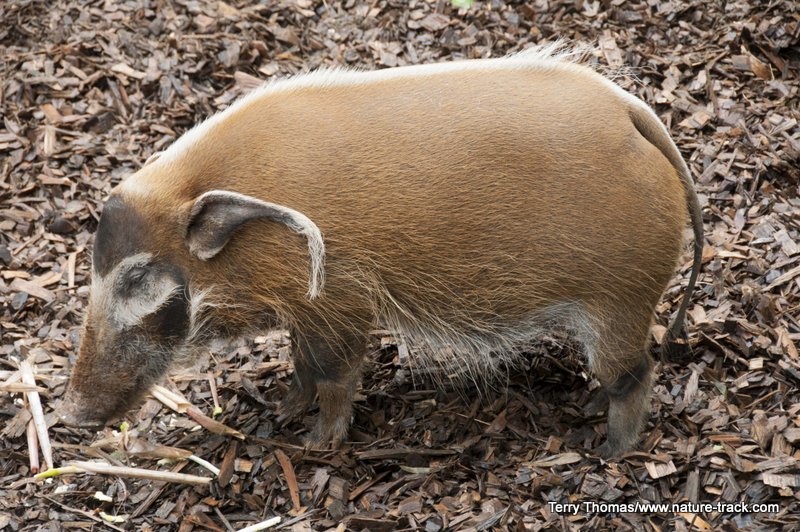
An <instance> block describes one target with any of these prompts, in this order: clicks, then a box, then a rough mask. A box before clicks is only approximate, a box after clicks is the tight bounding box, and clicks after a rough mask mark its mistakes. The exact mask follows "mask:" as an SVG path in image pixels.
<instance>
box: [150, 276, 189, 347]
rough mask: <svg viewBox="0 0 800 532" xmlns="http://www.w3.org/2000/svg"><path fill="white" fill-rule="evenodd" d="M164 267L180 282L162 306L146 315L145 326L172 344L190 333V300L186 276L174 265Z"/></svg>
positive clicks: (161, 339) (160, 338)
mask: <svg viewBox="0 0 800 532" xmlns="http://www.w3.org/2000/svg"><path fill="white" fill-rule="evenodd" d="M157 267H161V265H159V266H157ZM164 267H165V268H166V269H167V270H168V272H169V273H168V274H169V275H170V276H171V277H172V278H173V279H174V280H175V282H176V283H177V284H178V289H177V290H175V292H174V293H173V294H172V297H170V299H169V301H167V302H166V303H165V304H164V305H162V306H161V308H159V309H158V310H157V311H156V312H154V313H153V314H150V315H149V316H146V317H145V319H144V322H143V326H144V328H145V330H147V331H150V332H151V333H152V334H153V335H154V336H156V337H157V338H158V339H159V340H160V341H163V342H165V343H167V344H171V343H174V342H176V341H180V340H182V339H185V338H186V336H187V335H188V334H189V325H190V323H189V322H190V320H189V314H190V310H189V307H190V301H189V296H188V294H187V290H186V277H185V276H184V275H183V273H182V272H181V270H180V269H178V268H177V267H176V266H172V265H166V266H164Z"/></svg>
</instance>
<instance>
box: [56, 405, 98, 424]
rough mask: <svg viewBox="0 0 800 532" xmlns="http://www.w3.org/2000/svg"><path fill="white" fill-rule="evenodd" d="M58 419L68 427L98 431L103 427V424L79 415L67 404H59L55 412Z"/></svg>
mask: <svg viewBox="0 0 800 532" xmlns="http://www.w3.org/2000/svg"><path fill="white" fill-rule="evenodd" d="M57 414H58V419H59V420H60V421H61V423H63V424H64V425H66V426H68V427H74V428H81V429H98V428H101V427H102V426H103V422H102V421H99V420H95V419H91V418H89V417H87V416H83V415H79V414H78V413H77V412H75V408H74V407H73V406H71V405H69V404H64V403H62V404H61V407H60V408H58V410H57Z"/></svg>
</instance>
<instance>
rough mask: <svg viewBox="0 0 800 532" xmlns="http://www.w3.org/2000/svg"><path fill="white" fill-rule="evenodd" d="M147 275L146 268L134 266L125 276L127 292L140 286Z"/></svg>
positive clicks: (124, 286) (124, 285)
mask: <svg viewBox="0 0 800 532" xmlns="http://www.w3.org/2000/svg"><path fill="white" fill-rule="evenodd" d="M146 275H147V270H145V269H144V268H133V269H132V270H131V271H129V272H128V274H127V275H126V276H125V282H124V284H123V288H124V290H125V291H126V292H130V291H131V290H133V289H135V288H137V287H138V286H140V285H141V284H142V281H144V278H145V276H146Z"/></svg>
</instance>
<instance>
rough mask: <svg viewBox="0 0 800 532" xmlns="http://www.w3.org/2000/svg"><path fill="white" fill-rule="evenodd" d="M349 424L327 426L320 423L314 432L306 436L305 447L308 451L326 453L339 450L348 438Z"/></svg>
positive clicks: (342, 422)
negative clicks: (330, 450) (325, 451)
mask: <svg viewBox="0 0 800 532" xmlns="http://www.w3.org/2000/svg"><path fill="white" fill-rule="evenodd" d="M347 429H348V423H346V422H344V421H341V422H336V423H333V424H332V425H327V424H324V423H322V422H321V421H318V422H317V424H316V425H315V426H314V430H312V431H311V433H310V434H309V435H308V436H306V439H305V446H306V448H307V449H314V450H317V451H324V450H329V449H338V448H339V447H341V445H342V442H343V441H344V440H345V438H346V437H347V432H348V431H347Z"/></svg>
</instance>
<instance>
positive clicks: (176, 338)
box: [59, 190, 324, 427]
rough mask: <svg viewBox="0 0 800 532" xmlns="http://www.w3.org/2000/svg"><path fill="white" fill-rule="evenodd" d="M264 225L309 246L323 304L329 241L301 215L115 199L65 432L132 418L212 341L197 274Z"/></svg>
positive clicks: (217, 198)
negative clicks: (245, 232) (237, 237)
mask: <svg viewBox="0 0 800 532" xmlns="http://www.w3.org/2000/svg"><path fill="white" fill-rule="evenodd" d="M257 218H261V219H264V218H266V219H269V220H271V221H273V222H278V224H270V227H268V228H267V229H270V230H273V231H283V232H284V233H285V228H284V229H281V226H282V225H283V226H286V227H288V228H289V229H291V230H292V231H294V232H295V233H298V234H301V235H304V236H305V237H306V238H307V239H308V247H309V251H310V252H311V258H312V280H311V284H310V287H309V289H308V296H309V297H311V298H313V297H316V295H317V294H318V292H319V289H320V284H321V260H322V258H323V256H324V248H323V244H322V236H321V234H320V232H319V229H318V228H317V227H316V225H314V224H313V223H312V222H311V221H310V220H308V218H306V217H305V216H304V215H302V214H301V213H299V212H297V211H294V210H292V209H290V208H288V207H283V206H280V205H275V204H271V203H268V202H264V201H261V200H258V199H255V198H252V197H249V196H244V195H241V194H236V193H233V192H226V191H211V192H206V193H204V194H202V195H200V196H199V197H196V198H195V199H190V200H188V201H184V202H180V203H179V204H177V205H175V206H174V207H173V208H172V209H169V208H167V209H164V208H158V209H154V208H153V207H152V205H149V206H146V207H145V208H143V207H142V204H141V202H139V203H137V202H132V201H130V199H126V197H125V196H124V195H123V194H121V193H119V192H118V190H117V191H115V192H112V195H111V198H110V199H109V200H108V201H107V202H106V204H105V207H104V209H103V213H102V216H101V218H100V223H99V225H98V229H97V232H96V234H95V240H94V248H93V255H92V285H91V291H90V296H89V302H88V307H87V309H86V313H85V315H84V322H83V333H82V338H81V343H80V349H79V353H78V359H77V362H76V365H75V367H74V368H73V371H72V375H71V377H70V382H69V386H68V388H67V393H66V397H65V399H64V401H63V403H62V405H61V407H60V410H59V416H60V418H61V420H62V421H63V422H64V423H65V424H67V425H73V426H82V427H100V426H102V425H104V424H105V423H106V422H108V421H111V420H112V419H113V418H116V417H118V416H120V415H122V414H124V413H125V412H126V411H127V410H128V409H129V408H130V407H131V406H133V405H134V404H135V403H136V402H137V401H138V400H139V399H140V398H141V397H142V395H143V394H144V393H145V392H146V391H147V390H148V389H149V388H150V386H151V385H152V384H153V383H154V382H156V381H157V380H158V379H159V378H160V377H162V376H163V375H164V374H165V373H166V372H167V370H168V369H169V367H170V365H171V364H172V363H173V362H174V361H175V359H176V358H177V357H178V356H180V355H182V354H183V353H186V352H187V351H189V350H191V349H193V348H195V347H196V346H197V344H198V342H200V341H201V339H202V340H203V341H205V340H207V339H209V337H210V336H209V335H208V334H203V333H202V331H198V329H199V328H201V326H200V325H199V324H200V323H205V322H206V317H205V316H204V317H203V318H202V319H201V317H200V316H198V313H200V312H203V311H202V310H201V308H202V305H200V304H199V300H200V299H201V297H200V296H199V294H204V293H206V292H205V291H204V290H203V287H201V286H192V284H193V283H195V284H202V283H203V281H199V282H198V278H202V276H200V277H198V275H197V273H198V272H202V271H206V272H208V271H209V268H208V265H209V264H211V263H212V262H213V260H220V258H221V257H220V258H218V259H215V257H217V256H218V255H224V250H225V248H226V247H231V246H227V243H228V241H229V240H230V239H231V237H232V236H233V235H234V233H235V232H236V231H237V229H238V228H239V227H240V226H242V225H243V224H245V223H246V222H248V221H250V220H254V219H257ZM281 224H282V225H281ZM240 247H241V246H240ZM229 262H230V261H229ZM315 263H316V264H317V268H314V266H315ZM212 270H213V268H212ZM217 270H219V268H218V269H217ZM223 284H224V283H223ZM212 310H213V309H212ZM211 337H213V335H211Z"/></svg>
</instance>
